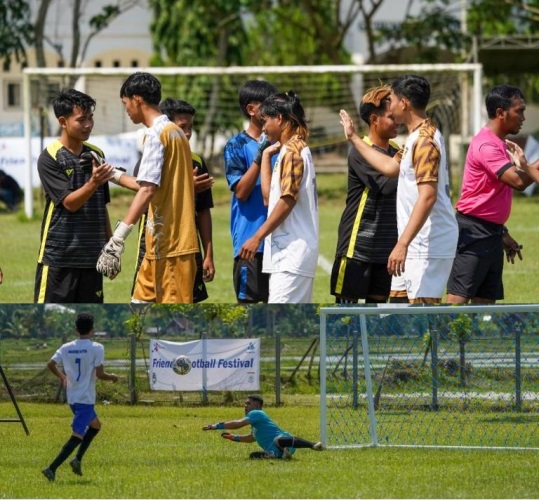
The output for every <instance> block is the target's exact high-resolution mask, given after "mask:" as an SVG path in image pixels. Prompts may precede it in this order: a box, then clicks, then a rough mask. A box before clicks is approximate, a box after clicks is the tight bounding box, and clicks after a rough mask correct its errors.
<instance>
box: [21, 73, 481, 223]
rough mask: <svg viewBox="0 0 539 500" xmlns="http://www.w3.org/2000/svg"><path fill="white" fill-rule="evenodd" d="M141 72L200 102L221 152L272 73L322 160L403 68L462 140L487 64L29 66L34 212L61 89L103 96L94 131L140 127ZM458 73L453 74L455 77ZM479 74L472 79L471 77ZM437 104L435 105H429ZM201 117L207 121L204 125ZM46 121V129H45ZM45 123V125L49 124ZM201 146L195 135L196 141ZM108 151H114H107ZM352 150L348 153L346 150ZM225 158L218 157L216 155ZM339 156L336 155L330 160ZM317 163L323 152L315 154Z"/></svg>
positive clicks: (210, 144)
mask: <svg viewBox="0 0 539 500" xmlns="http://www.w3.org/2000/svg"><path fill="white" fill-rule="evenodd" d="M135 71H147V72H149V73H152V74H153V75H155V76H157V77H158V78H159V79H160V80H161V83H162V86H163V98H166V97H176V98H180V99H184V100H187V101H188V102H190V103H191V104H193V105H195V107H196V108H197V124H196V128H199V129H200V130H198V132H199V134H198V137H199V140H197V141H196V142H195V143H194V147H193V149H195V148H196V151H197V152H198V153H203V154H204V156H205V157H207V156H208V155H209V156H211V155H214V154H215V156H216V157H217V156H218V154H219V148H221V149H222V146H223V144H224V141H225V140H226V139H227V138H228V137H230V136H231V135H233V134H234V133H236V132H237V131H238V130H239V129H240V128H241V123H240V124H238V120H239V119H241V113H240V111H239V107H238V100H237V94H238V90H239V87H240V86H241V85H242V83H244V82H245V81H247V80H249V79H254V78H264V79H267V80H269V81H271V82H272V83H274V84H275V85H276V87H277V88H278V90H279V91H287V90H290V89H293V90H296V91H297V92H298V94H299V95H300V98H301V100H302V103H303V104H304V108H305V110H306V114H307V119H308V120H309V122H310V127H311V139H310V145H311V149H315V151H313V152H316V154H317V155H318V158H319V163H323V161H322V160H320V158H322V159H323V157H324V155H325V154H327V153H328V152H330V151H335V149H339V146H340V152H341V153H342V149H343V147H342V145H343V143H345V142H346V141H344V138H343V134H342V127H341V126H340V123H339V119H338V110H339V109H340V108H346V109H347V110H348V111H349V112H353V114H354V116H355V117H356V119H358V120H359V118H358V115H357V108H358V103H359V98H360V96H361V94H362V93H363V90H364V88H366V87H368V86H369V87H370V86H372V85H376V84H378V83H379V82H380V81H383V82H384V83H390V82H391V80H392V79H394V78H395V77H396V76H398V75H400V74H405V73H416V74H423V75H425V76H426V77H427V78H428V79H429V81H430V82H431V102H430V104H429V106H430V109H431V112H432V114H433V120H434V121H435V123H436V124H437V126H438V127H439V128H441V129H442V133H444V134H445V135H444V137H449V135H458V136H460V137H461V138H462V140H461V141H460V143H461V144H464V143H466V142H467V140H468V138H469V137H470V135H473V134H475V133H476V132H477V131H478V130H479V129H480V127H481V120H482V87H481V81H482V66H481V65H480V64H404V65H399V64H389V65H388V64H386V65H339V66H337V65H329V66H263V67H260V66H249V67H223V68H220V67H149V68H136V67H133V68H26V69H25V70H24V74H23V108H24V144H25V166H24V168H25V182H24V187H25V203H24V206H25V213H26V216H27V217H31V216H32V215H33V211H34V207H33V197H32V188H33V187H35V186H36V177H37V174H36V161H37V155H38V154H39V153H40V151H39V150H38V148H37V147H36V137H38V136H40V137H41V139H42V140H43V137H44V136H45V137H50V136H54V133H55V131H54V130H53V128H54V126H55V120H54V116H53V114H52V108H51V104H52V99H53V96H54V94H55V93H56V92H57V91H58V90H59V89H61V88H66V87H75V88H77V89H79V90H81V91H83V92H86V93H88V94H89V95H91V96H92V97H93V98H94V99H96V101H97V107H96V113H95V123H96V125H95V127H94V132H93V135H99V134H103V135H105V136H107V137H114V136H116V135H120V134H128V133H133V131H134V130H135V129H136V128H135V127H134V126H133V125H132V124H130V123H129V119H128V118H127V117H126V114H125V112H124V110H123V108H122V107H121V102H120V98H119V90H120V86H121V84H122V83H123V81H124V80H125V78H127V77H128V76H129V75H131V74H132V73H134V72H135ZM448 75H451V78H449V77H448ZM470 80H471V85H469V86H468V85H467V83H465V82H468V81H470ZM427 111H429V110H427ZM198 122H200V127H198ZM39 123H41V125H40V126H41V129H40V130H37V128H38V127H39V125H38V124H39ZM43 123H45V126H43ZM192 146H193V140H192ZM105 153H106V151H105ZM341 156H342V157H345V155H342V154H341ZM216 161H217V160H216ZM327 162H328V163H330V164H331V162H333V163H334V159H333V158H332V159H328V160H327ZM315 163H316V159H315Z"/></svg>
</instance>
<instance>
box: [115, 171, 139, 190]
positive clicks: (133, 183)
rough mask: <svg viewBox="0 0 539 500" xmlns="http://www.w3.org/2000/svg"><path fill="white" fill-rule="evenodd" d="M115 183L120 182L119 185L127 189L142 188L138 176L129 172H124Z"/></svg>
mask: <svg viewBox="0 0 539 500" xmlns="http://www.w3.org/2000/svg"><path fill="white" fill-rule="evenodd" d="M115 184H118V186H121V187H124V188H126V189H130V190H131V191H138V190H139V189H140V186H139V185H138V183H137V178H136V177H133V176H132V175H129V174H122V175H121V176H120V177H119V178H118V180H117V181H115Z"/></svg>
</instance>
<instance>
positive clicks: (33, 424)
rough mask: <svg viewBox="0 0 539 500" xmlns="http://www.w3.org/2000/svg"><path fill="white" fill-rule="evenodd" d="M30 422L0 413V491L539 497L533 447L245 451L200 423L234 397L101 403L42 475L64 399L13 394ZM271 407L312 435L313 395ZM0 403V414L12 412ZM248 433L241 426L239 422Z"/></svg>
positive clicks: (65, 412) (62, 427) (63, 415)
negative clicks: (307, 402) (84, 441)
mask: <svg viewBox="0 0 539 500" xmlns="http://www.w3.org/2000/svg"><path fill="white" fill-rule="evenodd" d="M20 408H21V411H22V413H23V415H24V418H25V420H26V423H27V425H28V427H29V429H30V435H29V436H26V435H25V433H24V431H23V429H22V426H21V425H20V424H19V423H0V441H1V443H2V452H1V461H2V465H1V467H0V484H1V485H2V486H1V488H0V498H536V497H537V492H538V491H539V480H538V476H537V470H538V467H539V455H538V454H537V452H536V451H502V450H456V449H450V450H448V449H445V450H444V449H409V448H406V449H405V448H362V449H347V450H331V449H330V450H326V451H324V452H322V453H319V452H313V451H311V450H297V452H296V454H295V455H294V456H293V458H292V459H291V460H288V461H284V460H249V458H248V457H249V453H250V452H252V451H256V450H257V449H258V448H257V445H256V444H245V443H234V442H231V441H227V440H224V439H222V438H221V437H220V432H219V431H207V432H203V431H202V430H201V429H202V427H203V426H204V425H205V424H207V423H214V422H219V421H223V420H232V419H237V418H241V416H242V412H243V409H242V407H241V406H239V407H234V408H232V407H221V408H216V407H211V408H210V407H151V406H137V407H130V406H115V405H102V404H98V405H97V407H96V409H97V412H98V414H99V417H100V420H101V422H102V429H101V432H100V433H99V434H98V436H97V437H96V438H95V440H94V441H93V443H92V446H91V447H90V449H89V451H88V452H87V454H86V455H85V457H84V460H83V462H82V466H83V476H82V477H79V476H76V475H74V474H73V473H72V471H71V468H70V466H69V464H68V463H67V462H65V463H64V464H63V465H62V466H61V467H60V468H59V469H58V470H57V472H56V481H55V482H54V483H51V482H48V481H47V480H46V479H45V478H44V477H43V476H42V474H41V470H42V469H43V468H44V467H45V466H47V465H48V464H49V463H50V461H51V460H52V459H53V458H54V457H55V456H56V454H57V453H58V452H59V450H60V448H61V446H62V445H63V444H64V443H65V441H66V440H67V438H68V437H69V435H70V433H71V430H70V424H71V412H70V410H69V408H68V407H67V405H51V404H35V403H20ZM266 411H267V412H268V414H269V415H270V416H271V417H272V418H273V419H274V420H275V421H276V422H277V423H278V424H280V425H281V426H282V427H283V428H285V429H286V430H287V431H289V432H291V433H292V434H296V435H298V436H301V437H304V438H306V439H313V440H315V439H317V437H318V436H319V411H318V408H317V406H316V405H313V406H298V405H295V404H294V403H293V400H289V401H288V404H287V405H285V406H284V407H280V408H274V407H270V408H266ZM14 414H15V412H14V409H13V406H12V405H11V403H5V402H4V403H0V418H5V417H8V416H14ZM236 432H237V433H243V432H245V433H248V432H249V431H248V427H246V428H244V429H240V430H238V431H236Z"/></svg>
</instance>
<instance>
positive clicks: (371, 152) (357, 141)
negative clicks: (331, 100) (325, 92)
mask: <svg viewBox="0 0 539 500" xmlns="http://www.w3.org/2000/svg"><path fill="white" fill-rule="evenodd" d="M339 115H340V117H341V125H342V126H343V129H344V135H345V136H346V139H347V140H348V141H350V143H351V144H352V145H353V146H354V148H355V149H356V150H357V151H358V152H359V153H360V154H361V155H362V156H363V158H365V160H367V162H368V163H369V164H370V165H372V166H373V167H374V168H375V169H376V170H378V172H380V173H381V174H383V175H385V176H386V177H397V176H398V175H399V163H398V161H397V160H396V159H395V158H389V157H388V156H387V155H385V154H384V153H381V152H380V151H376V150H375V149H374V148H372V147H371V146H369V145H368V144H367V143H366V142H365V141H364V140H363V139H361V137H359V136H358V135H357V134H356V129H355V127H354V122H353V121H352V118H350V115H349V114H348V113H347V112H346V110H344V109H341V111H340V112H339Z"/></svg>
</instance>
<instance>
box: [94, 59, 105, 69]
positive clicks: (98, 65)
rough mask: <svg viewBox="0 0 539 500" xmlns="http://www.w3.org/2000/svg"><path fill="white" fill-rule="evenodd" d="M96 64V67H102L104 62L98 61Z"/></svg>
mask: <svg viewBox="0 0 539 500" xmlns="http://www.w3.org/2000/svg"><path fill="white" fill-rule="evenodd" d="M94 64H95V67H96V68H101V67H102V66H103V63H102V62H101V61H96V62H95V63H94Z"/></svg>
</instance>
